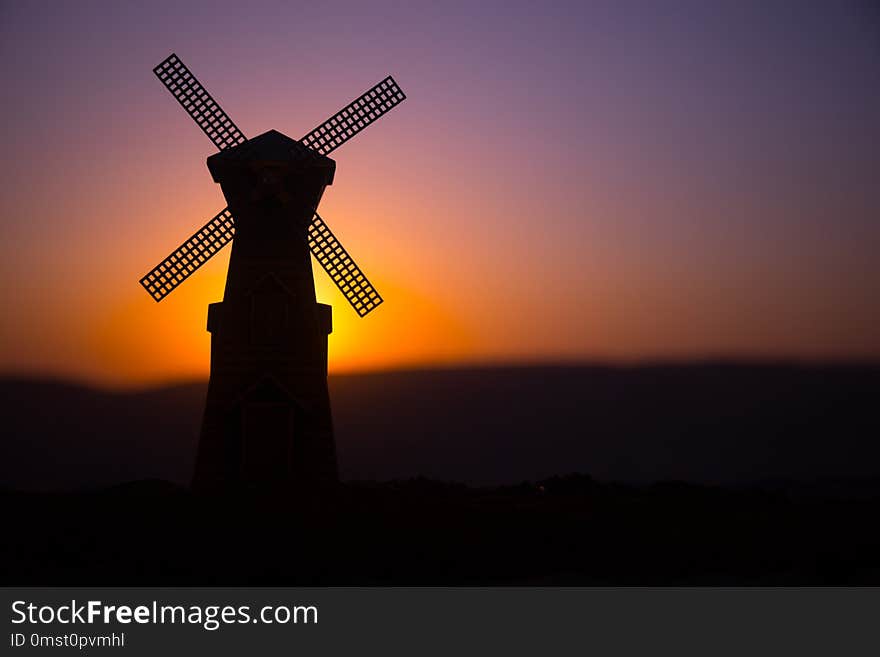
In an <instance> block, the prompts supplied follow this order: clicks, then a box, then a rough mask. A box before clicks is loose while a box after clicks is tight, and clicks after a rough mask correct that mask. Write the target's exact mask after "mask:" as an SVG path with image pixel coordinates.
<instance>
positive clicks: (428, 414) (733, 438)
mask: <svg viewBox="0 0 880 657" xmlns="http://www.w3.org/2000/svg"><path fill="white" fill-rule="evenodd" d="M330 387H331V395H332V400H333V413H334V422H335V426H336V432H337V442H338V450H339V461H340V469H341V474H342V476H343V478H345V479H347V480H367V479H370V480H388V479H394V478H408V477H414V476H420V475H421V476H425V477H429V478H432V479H437V480H447V481H462V482H468V483H472V484H502V483H514V482H517V481H521V480H524V479H528V480H538V479H541V478H544V477H548V476H551V475H553V474H557V473H564V472H572V471H580V472H588V473H590V474H591V475H592V476H593V477H595V478H596V479H598V480H606V481H607V480H617V481H626V482H648V481H657V480H669V479H677V480H686V481H691V482H699V483H743V484H746V483H750V482H755V481H762V480H768V479H796V480H812V479H818V478H826V477H829V478H834V477H836V478H847V477H869V476H876V475H880V441H878V436H880V413H878V412H877V400H878V399H880V365H864V366H856V365H852V366H849V365H840V366H795V365H775V364H765V365H760V364H759V365H754V364H703V365H662V366H659V365H658V366H646V367H632V368H619V367H591V366H571V367H549V366H548V367H499V368H482V369H450V370H425V371H401V372H387V373H374V374H357V375H345V376H333V377H331V380H330ZM204 394H205V384H204V383H193V384H188V385H175V386H170V387H164V388H156V389H151V390H146V391H140V392H115V391H107V390H98V389H93V388H89V387H85V386H80V385H75V384H69V383H59V382H51V381H35V380H22V379H12V378H6V379H0V410H2V418H3V438H2V442H0V485H2V486H5V487H10V488H17V489H27V490H40V489H66V488H79V487H92V486H104V485H111V484H116V483H121V482H126V481H132V480H137V479H149V478H156V479H165V480H168V481H172V482H177V483H185V482H187V480H188V478H189V475H190V471H191V468H192V463H193V458H194V455H195V447H196V442H197V439H198V428H199V424H200V421H201V411H202V404H203V401H204Z"/></svg>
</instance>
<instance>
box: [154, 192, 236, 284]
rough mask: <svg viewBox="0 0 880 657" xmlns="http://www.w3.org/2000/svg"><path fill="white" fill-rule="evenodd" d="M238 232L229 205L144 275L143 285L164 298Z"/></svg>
mask: <svg viewBox="0 0 880 657" xmlns="http://www.w3.org/2000/svg"><path fill="white" fill-rule="evenodd" d="M234 235H235V225H234V223H233V221H232V213H231V212H230V211H229V208H225V209H224V210H223V211H221V212H220V213H219V214H217V215H215V216H214V217H213V218H212V219H211V220H210V221H209V222H208V223H206V224H205V225H204V226H202V227H201V228H199V229H198V230H197V231H196V232H195V233H194V234H193V236H192V237H190V238H189V239H188V240H186V241H185V242H184V243H183V244H181V245H180V246H178V247H177V248H176V249H174V251H173V252H172V253H171V254H170V255H169V256H168V257H167V258H165V259H164V260H163V261H162V262H160V263H159V264H158V265H156V266H155V267H154V268H153V270H152V271H151V272H150V273H149V274H147V275H146V276H144V277H143V278H142V279H141V280H140V283H141V285H143V286H144V289H145V290H146V291H147V292H149V293H150V296H151V297H153V298H154V299H155V300H156V301H161V300H162V299H164V298H165V297H166V296H168V294H169V293H170V292H171V291H172V290H173V289H174V288H176V287H177V286H178V285H180V284H181V283H183V282H184V281H185V280H186V279H187V278H189V277H190V276H192V274H193V273H195V271H196V270H197V269H198V268H199V267H201V266H202V265H203V264H205V263H206V262H208V260H210V259H211V258H212V257H214V256H215V255H216V254H217V252H218V251H219V250H220V249H222V248H223V247H224V246H226V245H227V244H228V243H229V242H231V241H232V237H233V236H234Z"/></svg>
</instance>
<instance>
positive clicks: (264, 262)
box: [140, 54, 406, 489]
mask: <svg viewBox="0 0 880 657" xmlns="http://www.w3.org/2000/svg"><path fill="white" fill-rule="evenodd" d="M153 72H154V73H155V74H156V76H157V77H158V78H159V80H161V82H162V83H163V84H164V85H165V86H166V87H167V88H168V90H169V91H170V92H171V93H172V94H173V95H174V97H175V98H176V99H177V100H178V102H179V103H180V104H181V105H182V106H183V108H184V109H185V110H186V111H187V113H189V115H190V116H191V117H192V118H193V119H194V120H195V122H196V123H197V124H198V126H199V127H200V128H201V129H202V130H203V131H204V132H205V134H206V135H208V137H209V138H210V139H211V141H212V142H213V143H214V145H215V146H217V148H219V149H220V152H219V153H215V154H214V155H212V156H210V157H209V158H208V169H209V171H210V172H211V176H212V177H213V179H214V181H215V182H217V183H219V184H220V187H221V189H222V190H223V195H224V196H225V197H226V202H227V203H228V207H227V208H225V209H224V210H222V211H221V212H219V213H218V214H217V215H215V216H214V217H213V218H212V219H211V220H210V221H208V223H206V224H205V225H204V226H203V227H202V228H200V229H199V230H198V231H196V233H195V234H194V235H192V237H190V238H189V239H187V240H186V241H185V242H184V243H183V244H181V245H180V246H179V247H178V248H177V249H175V250H174V251H173V252H172V253H171V254H170V255H169V256H168V257H167V258H165V259H164V260H163V261H162V262H161V263H160V264H159V265H158V266H157V267H155V268H154V269H153V270H152V271H151V272H150V273H148V274H147V275H146V276H144V277H143V278H142V279H141V281H140V283H141V285H143V287H144V288H145V289H146V290H147V292H149V293H150V295H151V296H152V297H153V298H154V299H155V300H156V301H161V300H162V299H164V298H165V296H167V295H168V294H169V293H170V292H171V291H172V290H174V289H175V288H176V287H177V286H178V285H180V284H181V283H182V282H183V281H185V280H186V279H187V278H188V277H189V276H191V275H192V274H193V273H194V272H195V271H196V270H197V269H198V268H199V267H201V266H202V265H203V264H205V262H207V261H208V260H209V259H210V258H211V257H213V256H214V255H215V254H216V253H217V252H218V251H219V250H220V249H222V248H223V247H224V246H225V245H226V244H228V243H229V242H233V244H232V253H231V255H230V258H229V270H228V272H227V276H226V288H225V290H224V293H223V301H221V302H219V303H212V304H210V305H209V307H208V331H210V333H211V377H210V381H209V384H208V395H207V400H206V403H205V413H204V417H203V420H202V430H201V435H200V437H199V449H198V455H197V458H196V467H195V474H194V477H193V485H194V486H195V487H198V488H203V489H210V488H219V487H225V486H229V485H249V484H259V485H272V484H281V483H289V482H292V483H309V484H314V483H319V482H335V481H336V480H337V478H338V475H337V466H336V447H335V443H334V439H333V424H332V418H331V415H330V397H329V393H328V390H327V336H328V335H329V334H330V332H331V331H332V320H331V307H330V306H328V305H325V304H321V303H317V300H316V297H315V281H314V278H313V274H312V267H311V262H310V259H309V251H311V253H312V254H313V255H314V256H315V259H316V260H317V261H318V262H319V263H320V264H321V266H322V267H323V268H324V270H325V271H326V272H327V274H329V276H330V278H331V279H332V280H333V282H334V283H335V284H336V285H337V287H339V289H340V290H341V291H342V293H343V295H345V298H346V299H347V300H348V302H349V303H350V304H351V305H352V307H353V308H354V309H355V311H356V312H357V313H358V315H360V316H361V317H363V316H365V315H366V314H367V313H369V312H371V311H372V310H374V309H375V308H376V307H377V306H378V305H379V304H381V303H382V297H381V296H379V293H378V292H377V291H376V289H375V288H374V287H373V286H372V285H371V284H370V282H369V281H368V280H367V277H366V276H364V274H363V272H362V271H361V269H360V268H359V267H358V266H357V265H356V264H355V262H354V260H353V259H352V258H351V256H350V255H349V254H348V251H346V250H345V248H344V247H343V246H342V244H340V243H339V240H338V239H337V238H336V237H335V236H334V235H333V233H332V232H331V230H330V228H329V227H328V226H327V224H326V223H325V222H324V220H323V219H321V217H319V216H318V213H317V207H318V203H319V202H320V200H321V196H322V195H323V193H324V189H325V188H326V186H327V185H330V184H332V183H333V177H334V174H335V171H336V163H335V162H334V161H333V160H331V159H330V158H329V157H327V155H328V154H329V153H331V152H332V151H334V150H336V149H337V148H338V147H339V146H341V145H342V144H344V143H345V142H346V141H348V140H349V139H351V138H352V137H353V136H355V135H356V134H358V133H359V132H360V131H361V130H363V129H364V128H365V127H366V126H368V125H369V124H371V123H372V122H373V121H375V120H376V119H378V118H379V117H380V116H382V115H383V114H385V113H386V112H388V111H389V110H391V109H392V108H394V107H395V106H396V105H398V104H399V103H400V102H402V101H403V100H404V99H405V98H406V96H405V95H404V93H403V91H401V89H400V87H398V86H397V83H396V82H395V81H394V80H393V79H392V78H391V77H390V76H389V77H387V78H385V79H384V80H382V81H381V82H380V83H379V84H377V85H376V86H374V87H373V88H372V89H370V90H368V91H367V92H366V93H364V94H362V95H361V96H359V97H358V98H357V99H355V100H354V101H352V102H351V103H349V104H348V105H346V106H345V107H344V108H342V109H341V110H340V111H339V112H337V113H336V114H334V115H333V116H332V117H331V118H330V119H328V120H327V121H325V122H324V123H322V124H321V125H320V126H318V127H317V128H315V129H314V130H312V131H311V132H309V133H307V134H306V135H305V136H304V137H303V138H302V139H300V140H299V141H297V140H294V139H291V138H290V137H287V136H285V135H283V134H281V133H280V132H277V131H275V130H270V131H269V132H265V133H263V134H261V135H259V136H258V137H254V138H253V139H250V140H248V139H247V138H245V136H244V135H243V134H242V132H241V130H239V128H238V126H236V124H235V123H233V121H232V119H230V118H229V116H227V114H226V113H225V112H224V111H223V110H222V109H221V108H220V106H219V105H218V104H217V102H216V101H215V100H214V99H213V98H212V97H211V95H210V94H209V93H208V92H207V90H206V89H205V88H204V87H203V86H202V85H201V84H200V83H199V81H198V80H197V79H196V78H195V76H194V75H193V74H192V73H191V72H190V70H189V69H188V68H187V67H186V66H185V65H184V64H183V62H181V61H180V59H179V58H178V57H177V56H176V55H175V54H171V55H170V56H169V57H168V58H167V59H165V60H164V61H163V62H162V63H161V64H159V65H158V66H157V67H156V68H154V69H153ZM233 237H234V239H233Z"/></svg>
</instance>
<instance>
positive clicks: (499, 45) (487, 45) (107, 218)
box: [0, 0, 880, 384]
mask: <svg viewBox="0 0 880 657" xmlns="http://www.w3.org/2000/svg"><path fill="white" fill-rule="evenodd" d="M172 51H174V52H176V53H177V54H178V55H179V56H180V57H181V58H182V59H183V61H184V62H185V63H186V64H187V65H188V66H189V67H190V68H191V69H192V70H193V71H194V72H195V74H196V75H197V76H198V77H199V79H200V80H201V81H202V83H203V84H205V86H206V87H207V88H208V89H209V90H210V91H211V93H212V94H213V95H214V96H215V98H217V100H218V101H219V102H220V104H221V105H222V106H223V107H224V109H225V110H226V111H227V112H228V113H229V114H230V115H231V116H232V118H233V119H234V120H235V121H236V122H237V123H238V125H239V127H241V128H242V130H243V131H244V132H245V134H247V135H249V136H254V135H257V134H259V133H261V132H264V131H265V130H268V129H270V128H275V129H278V130H280V131H282V132H284V133H287V134H289V135H290V136H292V137H300V136H301V135H303V134H304V133H305V132H306V131H308V130H310V129H311V128H313V127H314V126H315V125H317V124H318V123H320V122H321V121H323V120H324V119H325V118H327V117H328V116H329V115H330V114H332V113H333V112H335V111H336V110H337V109H338V108H340V107H341V106H343V105H344V104H346V103H347V102H348V101H350V100H351V99H352V98H353V97H355V96H356V95H358V94H360V93H361V92H362V91H364V90H365V89H367V88H368V87H370V86H372V85H373V84H374V83H375V82H377V81H378V80H380V79H381V78H382V77H384V76H385V75H387V74H389V73H390V74H393V75H394V76H395V78H396V79H397V81H398V82H399V83H400V85H401V86H402V87H403V89H404V90H405V91H406V93H407V95H408V99H407V101H406V102H405V103H403V104H402V105H401V106H400V107H399V108H397V109H395V110H394V111H393V112H391V113H390V114H389V115H387V116H386V117H384V118H382V119H381V120H380V121H379V122H378V123H376V124H375V125H374V126H371V127H370V128H369V129H368V130H367V131H365V132H364V133H362V134H361V135H359V136H358V137H357V138H355V139H354V140H352V141H351V142H349V143H348V144H346V145H345V146H343V147H342V148H340V149H339V150H338V151H336V152H335V153H334V158H335V159H336V161H337V175H336V182H335V184H334V185H333V187H331V188H329V189H328V190H327V193H326V194H325V196H324V201H323V202H322V205H321V214H322V216H324V217H325V218H326V220H327V221H328V223H329V224H330V225H331V226H332V227H333V230H334V231H335V233H336V234H337V236H338V237H339V238H340V239H341V240H342V242H343V244H345V245H346V246H347V247H348V249H349V250H350V252H351V253H352V255H353V256H354V257H355V259H356V260H357V261H358V263H359V264H360V265H361V266H362V267H363V269H364V270H365V271H366V273H367V274H368V276H369V277H370V278H371V279H372V280H373V282H374V283H375V284H376V286H377V288H378V289H379V290H380V292H381V293H382V294H383V296H384V297H385V299H386V303H385V304H384V305H383V306H382V307H381V308H380V309H379V310H377V311H376V312H375V313H373V314H371V315H369V316H368V317H367V318H366V319H359V318H358V317H357V316H356V314H355V313H354V312H353V311H352V310H351V309H350V308H349V307H348V305H347V304H346V303H345V302H344V300H343V298H342V296H341V295H340V294H339V293H338V292H337V291H336V289H335V287H333V285H332V284H331V283H330V282H329V280H328V279H327V278H326V277H325V275H324V274H323V272H322V271H321V270H320V268H317V270H316V279H317V281H318V295H319V298H320V299H321V300H322V301H324V302H327V303H331V304H333V306H334V324H335V331H334V333H333V335H332V336H331V342H330V349H331V370H333V371H337V372H339V371H350V370H358V369H372V368H392V367H398V366H414V365H415V366H421V365H436V364H455V363H474V362H498V361H535V360H548V359H549V360H602V361H626V362H632V361H640V360H646V359H657V358H659V359H690V358H715V357H725V358H728V357H729V358H752V357H754V358H774V359H798V360H818V359H859V358H870V359H878V358H880V330H878V320H880V312H878V310H880V266H878V263H877V251H878V246H880V227H878V217H880V184H878V182H880V180H878V178H880V173H878V172H880V121H878V119H880V21H878V14H877V13H876V11H874V10H872V9H870V3H868V2H864V3H847V2H827V3H818V2H811V3H807V2H787V3H773V2H756V3H745V2H724V3H712V2H686V3H682V2H675V3H672V2H670V3H665V2H644V3H634V2H608V3H587V2H570V3H547V2H533V3H507V2H504V3H491V2H481V3H474V2H466V3H461V4H457V5H453V4H451V3H446V2H444V3H431V4H419V3H410V2H397V3H382V2H371V3H360V2H346V1H341V0H340V1H337V2H333V3H302V4H301V5H297V4H296V3H291V2H264V3H260V2H238V3H218V2H211V3H204V4H198V3H187V2H180V1H178V2H168V3H166V2H150V3H143V2H138V3H134V2H113V3H109V2H108V3H87V2H76V3H73V2H71V3H60V2H45V3H40V2H3V3H2V5H0V55H2V57H0V67H2V75H3V86H4V103H3V106H2V110H0V111H2V119H3V120H2V123H0V125H2V127H0V130H2V139H3V142H4V144H5V147H6V151H5V156H4V157H3V159H2V163H0V168H2V171H0V173H2V181H3V191H2V195H0V221H2V233H3V239H2V241H0V275H2V276H0V286H2V289H0V292H2V295H3V299H4V300H5V310H4V312H3V314H2V317H0V371H2V372H6V373H9V372H15V373H29V374H40V375H43V374H51V375H59V376H64V377H75V378H80V379H86V380H91V381H97V382H104V383H110V384H140V383H143V382H148V381H160V380H168V379H179V378H187V377H194V376H205V375H206V374H207V371H208V354H209V349H208V348H209V337H210V336H209V334H208V333H207V332H206V330H205V316H206V306H207V304H208V303H210V302H213V301H218V300H220V298H221V295H222V287H223V280H224V277H225V272H226V266H227V262H228V255H229V250H228V249H226V250H225V252H224V253H223V254H222V255H219V256H217V257H216V258H214V259H213V260H212V261H211V262H210V263H209V264H208V265H207V266H205V267H204V268H203V269H202V270H201V271H200V272H198V273H197V274H196V275H195V276H194V277H193V278H192V279H191V280H189V281H187V282H186V283H185V284H184V285H182V286H181V287H180V288H179V289H178V290H176V291H175V292H174V293H173V294H171V296H169V297H168V298H167V299H166V300H164V301H163V302H162V303H160V304H156V303H155V302H154V301H152V300H151V299H150V297H149V296H148V295H147V294H146V293H145V292H144V291H143V290H142V289H141V287H140V286H139V285H138V279H139V278H140V277H141V276H142V275H143V274H144V273H145V272H146V271H148V270H149V269H150V268H152V266H153V265H155V264H156V263H157V262H158V261H159V260H160V259H162V258H163V257H164V256H165V255H166V254H167V253H168V252H169V251H170V250H171V249H172V248H174V247H175V246H177V245H178V244H179V243H180V242H181V241H182V240H184V239H185V238H187V237H188V236H189V235H190V234H191V233H192V232H193V231H194V230H195V229H196V228H198V227H199V226H201V225H202V224H203V223H204V222H205V221H206V220H207V219H208V218H209V217H211V216H212V215H213V214H215V213H216V212H218V211H219V210H220V209H221V208H222V207H224V205H225V202H224V200H223V197H222V194H221V192H220V188H219V186H217V185H215V184H214V183H213V182H212V181H211V178H210V175H209V173H208V171H207V168H206V167H205V158H206V157H207V156H208V155H210V154H211V153H212V152H213V150H212V148H213V147H212V145H211V143H210V142H209V141H208V139H207V138H206V137H205V136H204V135H203V134H202V133H201V131H200V130H199V129H198V128H197V127H196V126H195V124H194V123H193V122H192V121H191V120H190V119H189V117H188V116H187V115H186V114H185V113H184V112H183V110H182V109H181V108H180V107H179V106H178V105H177V103H176V102H175V101H174V100H173V98H172V97H171V96H170V94H169V93H168V92H167V91H166V90H165V89H164V87H163V86H162V85H161V84H160V83H159V82H158V81H157V80H156V79H155V78H154V76H153V74H152V72H151V69H152V67H153V66H154V65H155V64H157V63H158V62H159V61H161V60H162V59H163V58H165V57H166V56H167V55H168V54H169V53H170V52H172Z"/></svg>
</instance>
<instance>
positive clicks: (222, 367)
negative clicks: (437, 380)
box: [195, 131, 337, 488]
mask: <svg viewBox="0 0 880 657" xmlns="http://www.w3.org/2000/svg"><path fill="white" fill-rule="evenodd" d="M208 168H209V169H210V171H211V174H212V176H213V178H214V181H215V182H218V183H220V186H221V188H222V190H223V194H224V196H225V197H226V201H227V203H228V206H229V209H230V211H231V212H232V213H233V215H234V216H235V218H236V223H235V226H236V232H235V240H234V241H233V244H232V254H231V255H230V259H229V271H228V273H227V276H226V289H225V292H224V295H223V301H222V302H220V303H214V304H211V305H210V306H209V309H208V330H209V331H210V332H211V378H210V382H209V384H208V397H207V402H206V407H205V415H204V420H203V422H202V432H201V437H200V439H199V453H198V456H197V460H196V472H195V484H196V485H197V486H198V487H200V488H213V487H217V486H222V485H224V484H228V483H234V482H241V483H244V484H260V485H266V484H274V483H279V482H284V481H295V482H301V483H305V482H308V483H320V482H328V481H330V482H332V481H335V480H336V476H337V475H336V452H335V447H334V442H333V429H332V419H331V414H330V400H329V394H328V391H327V336H328V334H329V333H330V331H331V314H330V312H331V308H330V306H327V305H324V304H319V303H317V302H316V299H315V283H314V278H313V275H312V263H311V258H310V253H309V247H308V240H307V235H308V228H309V224H310V223H311V219H312V216H313V215H314V208H316V207H317V206H318V203H319V201H320V200H321V196H322V194H323V193H324V188H325V187H326V185H328V184H330V183H332V181H333V174H334V171H335V168H336V165H335V163H334V162H333V160H331V159H329V158H327V157H324V156H323V155H320V154H316V153H314V152H313V151H311V150H309V149H308V148H306V147H305V146H302V145H301V144H300V143H299V142H297V141H294V140H293V139H290V138H289V137H286V136H284V135H282V134H281V133H278V132H275V131H270V132H267V133H265V134H263V135H260V136H259V137H256V138H254V139H251V140H249V141H247V142H245V143H244V144H241V145H239V146H236V147H234V148H230V149H227V150H224V151H223V152H221V153H217V154H216V155H213V156H211V157H210V158H208Z"/></svg>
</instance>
